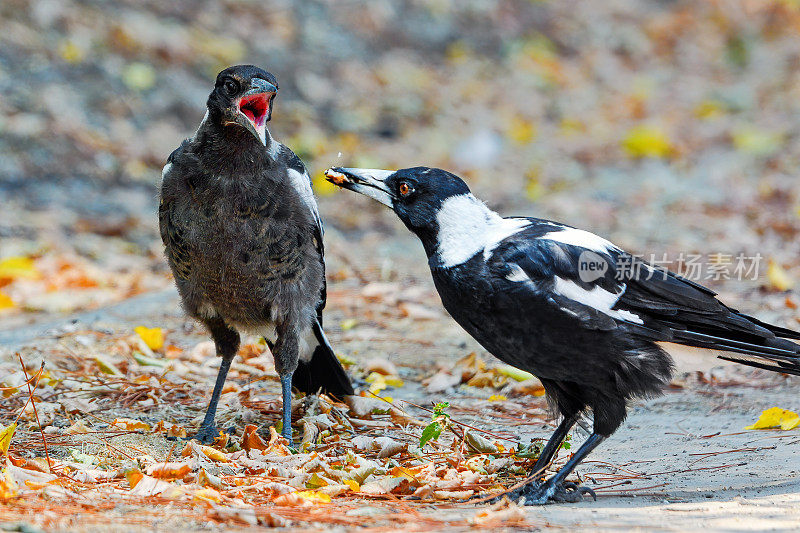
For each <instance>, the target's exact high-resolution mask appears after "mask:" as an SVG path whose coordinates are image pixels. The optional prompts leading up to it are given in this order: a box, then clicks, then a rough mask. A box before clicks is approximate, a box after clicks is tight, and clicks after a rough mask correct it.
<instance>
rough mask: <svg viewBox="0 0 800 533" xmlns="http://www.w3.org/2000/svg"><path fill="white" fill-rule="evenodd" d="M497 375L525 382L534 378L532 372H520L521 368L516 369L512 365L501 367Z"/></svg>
mask: <svg viewBox="0 0 800 533" xmlns="http://www.w3.org/2000/svg"><path fill="white" fill-rule="evenodd" d="M497 373H498V374H500V375H502V376H507V377H510V378H511V379H513V380H515V381H525V380H527V379H532V378H533V374H531V373H530V372H525V371H524V370H520V369H519V368H515V367H513V366H511V365H503V366H501V367H499V368H498V369H497Z"/></svg>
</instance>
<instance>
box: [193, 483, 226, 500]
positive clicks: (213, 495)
mask: <svg viewBox="0 0 800 533" xmlns="http://www.w3.org/2000/svg"><path fill="white" fill-rule="evenodd" d="M194 499H195V500H202V501H206V502H213V503H219V502H221V501H222V494H220V493H219V492H218V491H216V490H214V489H212V488H210V487H206V488H204V489H200V490H198V491H197V492H195V493H194Z"/></svg>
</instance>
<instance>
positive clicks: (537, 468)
mask: <svg viewBox="0 0 800 533" xmlns="http://www.w3.org/2000/svg"><path fill="white" fill-rule="evenodd" d="M578 418H580V417H579V415H571V416H565V417H564V418H563V419H562V420H561V423H560V424H559V425H558V427H557V428H556V430H555V432H554V433H553V435H551V436H550V439H549V440H548V441H547V444H545V445H544V448H543V449H542V453H541V454H539V458H538V459H537V460H536V464H534V465H533V469H532V470H531V475H535V476H536V479H535V480H534V481H532V482H531V483H537V482H539V481H540V480H541V478H542V477H544V476H543V474H544V471H545V469H546V468H547V466H548V465H549V464H550V462H551V461H552V460H553V457H555V455H556V453H557V452H558V449H559V448H560V447H561V444H562V443H563V442H564V440H565V439H566V438H567V434H569V430H570V429H572V426H574V425H575V423H576V422H577V421H578ZM529 486H530V484H528V485H524V486H522V487H520V488H518V489H515V490H513V491H511V492H509V493H508V494H502V495H500V496H498V497H497V498H494V499H493V500H490V502H491V503H496V502H497V501H499V500H500V499H502V498H503V497H505V496H508V497H509V498H511V499H512V500H518V499H520V498H521V497H522V496H523V495H524V494H523V493H524V491H526V490H528V487H529Z"/></svg>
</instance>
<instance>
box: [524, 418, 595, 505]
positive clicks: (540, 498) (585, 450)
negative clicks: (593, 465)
mask: <svg viewBox="0 0 800 533" xmlns="http://www.w3.org/2000/svg"><path fill="white" fill-rule="evenodd" d="M605 439H606V437H605V436H603V435H600V434H599V433H592V434H591V435H590V436H589V438H588V439H586V442H584V443H583V444H582V445H581V447H580V448H578V451H577V452H575V455H573V456H572V457H571V458H570V460H569V461H567V464H565V465H564V466H563V467H561V470H559V471H558V472H556V473H555V474H554V475H553V476H552V477H551V478H549V479H547V480H546V481H543V482H542V481H539V480H534V481H532V482H530V483H528V484H527V485H525V486H524V487H522V488H521V489H519V496H521V498H520V503H522V504H523V505H544V504H545V503H547V502H548V501H554V502H571V503H575V502H579V501H581V500H582V499H583V496H584V495H585V494H588V495H589V496H591V497H592V498H594V499H595V500H596V499H597V495H596V494H595V493H594V491H593V490H592V489H590V488H588V487H583V486H579V485H576V484H575V483H565V482H564V480H565V479H566V477H567V476H568V475H570V474H571V473H572V471H573V470H575V467H576V466H578V464H579V463H580V462H581V461H583V460H584V459H585V458H586V456H587V455H589V454H590V453H591V451H592V450H594V449H595V448H596V447H597V446H598V445H599V444H600V443H601V442H603V441H604V440H605ZM536 464H537V465H538V464H539V463H538V461H537V463H536Z"/></svg>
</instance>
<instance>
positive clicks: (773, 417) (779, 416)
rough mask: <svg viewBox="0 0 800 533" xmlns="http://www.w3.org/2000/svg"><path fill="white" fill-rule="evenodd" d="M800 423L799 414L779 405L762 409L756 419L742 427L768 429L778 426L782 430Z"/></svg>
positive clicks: (792, 427)
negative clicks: (753, 422) (751, 423)
mask: <svg viewBox="0 0 800 533" xmlns="http://www.w3.org/2000/svg"><path fill="white" fill-rule="evenodd" d="M798 425H800V415H798V414H797V413H795V412H794V411H789V410H788V409H781V408H780V407H771V408H769V409H766V410H765V411H762V413H761V416H759V417H758V421H757V422H756V423H755V424H753V425H750V426H747V427H746V428H744V429H769V428H774V427H780V428H781V429H782V430H783V431H788V430H790V429H794V428H796V427H797V426H798Z"/></svg>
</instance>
